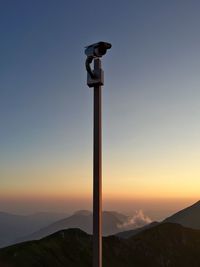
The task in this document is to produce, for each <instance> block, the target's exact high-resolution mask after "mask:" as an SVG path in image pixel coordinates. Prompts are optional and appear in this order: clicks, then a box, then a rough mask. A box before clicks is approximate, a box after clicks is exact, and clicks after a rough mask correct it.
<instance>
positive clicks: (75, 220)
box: [17, 210, 128, 242]
mask: <svg viewBox="0 0 200 267" xmlns="http://www.w3.org/2000/svg"><path fill="white" fill-rule="evenodd" d="M127 220H128V216H125V215H123V214H120V213H118V212H115V211H103V216H102V221H103V228H102V229H103V235H111V234H115V233H117V232H119V226H120V225H122V224H123V223H124V222H126V221H127ZM68 228H80V229H81V230H83V231H85V232H86V233H89V234H91V233H92V212H90V211H85V210H84V211H77V212H75V213H74V214H73V215H72V216H70V217H68V218H65V219H62V220H59V221H57V222H54V223H52V224H50V225H49V226H47V227H44V228H42V229H40V230H39V231H36V232H34V233H33V234H31V235H27V236H24V237H22V238H20V239H18V240H17V242H22V241H27V240H37V239H40V238H42V237H45V236H47V235H50V234H53V233H55V232H57V231H59V230H63V229H68Z"/></svg>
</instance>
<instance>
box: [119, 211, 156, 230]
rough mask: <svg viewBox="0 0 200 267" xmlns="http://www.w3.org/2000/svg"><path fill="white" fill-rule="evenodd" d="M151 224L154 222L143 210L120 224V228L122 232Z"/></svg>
mask: <svg viewBox="0 0 200 267" xmlns="http://www.w3.org/2000/svg"><path fill="white" fill-rule="evenodd" d="M151 222H152V220H151V218H150V217H149V216H147V215H145V214H144V212H143V211H142V210H138V211H136V212H135V214H134V215H133V216H130V217H128V219H127V221H125V222H123V223H122V224H118V228H119V229H121V230H129V229H135V228H138V227H142V226H144V225H146V224H149V223H151Z"/></svg>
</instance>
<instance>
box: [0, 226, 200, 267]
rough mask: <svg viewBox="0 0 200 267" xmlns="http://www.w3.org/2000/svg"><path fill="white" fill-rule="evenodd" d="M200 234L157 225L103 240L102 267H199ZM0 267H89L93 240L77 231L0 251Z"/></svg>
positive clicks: (189, 230)
mask: <svg viewBox="0 0 200 267" xmlns="http://www.w3.org/2000/svg"><path fill="white" fill-rule="evenodd" d="M199 251H200V230H193V229H189V228H185V227H183V226H181V225H178V224H174V223H163V224H159V225H157V226H155V227H153V228H151V229H147V230H145V231H143V232H141V233H139V234H137V235H135V236H133V237H131V238H128V239H121V238H119V237H116V236H109V237H104V238H103V266H104V267H122V266H123V267H133V266H134V267H166V266H167V267H179V266H181V267H199V266H200V253H199ZM0 266H1V267H27V266H28V267H41V266H45V267H64V266H70V267H92V236H91V235H88V234H86V233H85V232H83V231H81V230H80V229H68V230H62V231H59V232H57V233H54V234H52V235H50V236H48V237H45V238H43V239H41V240H39V241H29V242H25V243H21V244H18V245H13V246H10V247H7V248H4V249H1V250H0Z"/></svg>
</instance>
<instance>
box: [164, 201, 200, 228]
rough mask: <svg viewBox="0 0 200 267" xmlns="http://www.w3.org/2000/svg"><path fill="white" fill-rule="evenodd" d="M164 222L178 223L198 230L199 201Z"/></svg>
mask: <svg viewBox="0 0 200 267" xmlns="http://www.w3.org/2000/svg"><path fill="white" fill-rule="evenodd" d="M164 222H172V223H179V224H181V225H183V226H185V227H189V228H192V229H200V201H198V202H196V203H195V204H193V205H192V206H190V207H187V208H185V209H183V210H181V211H179V212H177V213H175V214H173V215H172V216H170V217H168V218H166V219H165V220H164Z"/></svg>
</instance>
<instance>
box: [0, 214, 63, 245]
mask: <svg viewBox="0 0 200 267" xmlns="http://www.w3.org/2000/svg"><path fill="white" fill-rule="evenodd" d="M63 217H66V214H62V213H50V212H38V213H34V214H30V215H16V214H10V213H7V212H0V247H3V246H8V245H10V244H13V243H14V241H15V240H16V239H17V238H19V237H21V236H23V235H28V234H31V233H32V232H34V231H36V230H38V229H40V228H41V227H44V226H46V225H48V224H50V223H52V222H54V221H57V220H59V219H61V218H63Z"/></svg>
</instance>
